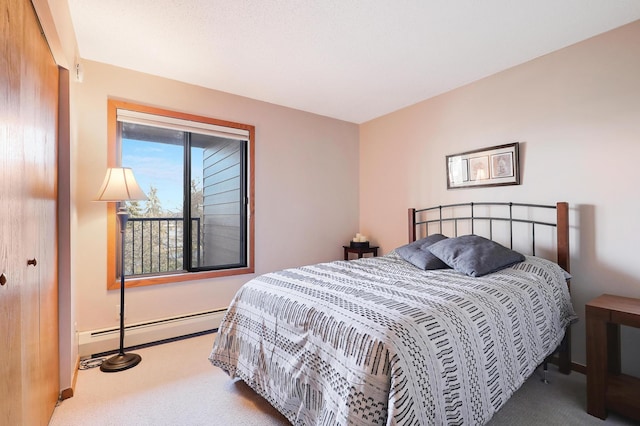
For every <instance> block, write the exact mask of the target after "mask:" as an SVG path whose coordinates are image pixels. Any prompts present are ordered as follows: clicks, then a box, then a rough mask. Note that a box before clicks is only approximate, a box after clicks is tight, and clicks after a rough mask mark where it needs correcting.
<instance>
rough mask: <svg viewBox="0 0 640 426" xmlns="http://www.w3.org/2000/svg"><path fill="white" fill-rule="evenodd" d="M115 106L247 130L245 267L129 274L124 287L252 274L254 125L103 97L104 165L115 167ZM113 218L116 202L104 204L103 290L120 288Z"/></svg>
mask: <svg viewBox="0 0 640 426" xmlns="http://www.w3.org/2000/svg"><path fill="white" fill-rule="evenodd" d="M118 109H126V110H130V111H139V112H144V113H148V114H155V115H160V116H165V117H173V118H179V119H183V120H190V121H196V122H202V123H207V124H213V125H218V126H224V127H231V128H236V129H242V130H246V131H248V132H249V140H248V146H247V198H248V202H247V234H248V235H247V241H246V245H247V266H246V267H240V268H232V269H218V270H212V271H195V272H186V271H185V272H174V273H168V274H159V275H153V276H140V277H138V276H132V277H127V279H126V280H125V287H127V288H128V287H140V286H148V285H157V284H168V283H177V282H184V281H193V280H203V279H210V278H219V277H228V276H233V275H244V274H252V273H254V272H255V256H254V253H255V242H254V240H255V221H254V199H255V193H254V192H255V191H254V190H255V181H254V176H255V173H254V171H255V167H254V164H255V157H254V153H255V127H254V126H252V125H249V124H242V123H235V122H231V121H225V120H219V119H216V118H210V117H204V116H200V115H194V114H188V113H182V112H177V111H170V110H167V109H162V108H157V107H152V106H147V105H141V104H136V103H132V102H126V101H119V100H114V99H108V100H107V166H108V167H119V166H120V164H119V163H120V162H121V155H120V154H121V147H120V146H118V121H117V111H118ZM134 172H135V170H134ZM117 220H118V219H117V217H116V203H108V206H107V290H116V289H119V288H120V277H119V276H118V273H117V272H118V271H117V268H118V262H119V261H118V259H119V252H118V250H119V248H118V243H119V242H118V239H117V236H118V235H119V232H118V223H117Z"/></svg>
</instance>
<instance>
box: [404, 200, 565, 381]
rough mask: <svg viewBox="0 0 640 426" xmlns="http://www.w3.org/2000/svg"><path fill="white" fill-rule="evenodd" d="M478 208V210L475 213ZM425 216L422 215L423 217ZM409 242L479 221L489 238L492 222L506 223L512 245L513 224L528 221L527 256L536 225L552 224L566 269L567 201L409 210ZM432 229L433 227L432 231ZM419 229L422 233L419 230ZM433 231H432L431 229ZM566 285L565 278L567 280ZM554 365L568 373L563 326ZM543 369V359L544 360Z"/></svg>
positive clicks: (471, 226)
mask: <svg viewBox="0 0 640 426" xmlns="http://www.w3.org/2000/svg"><path fill="white" fill-rule="evenodd" d="M550 209H555V212H556V215H555V221H543V220H537V219H530V218H528V217H535V216H536V213H537V212H540V211H548V210H550ZM478 210H481V212H478ZM425 216H426V218H423V217H425ZM408 222H409V223H408V225H409V242H410V243H411V242H413V241H416V236H417V235H419V234H420V235H421V238H424V237H426V236H427V235H430V234H433V233H436V232H437V233H444V232H443V229H444V227H443V225H444V224H447V223H448V224H449V225H452V226H453V235H449V236H453V237H457V236H458V227H459V225H460V224H461V223H462V224H464V225H466V226H467V229H470V230H471V233H472V234H473V233H474V230H475V228H476V226H478V225H479V224H483V225H484V226H485V228H486V227H487V226H488V229H489V235H488V236H486V235H485V237H487V238H489V239H493V225H494V223H506V224H507V225H508V226H507V233H508V239H509V246H510V248H513V237H514V227H513V225H514V224H515V223H524V224H529V225H530V226H528V227H525V228H526V229H528V230H530V231H531V235H528V236H527V237H528V238H529V239H530V240H531V242H532V248H531V253H530V254H531V255H533V256H535V255H536V228H537V227H547V229H548V227H552V228H556V255H557V263H558V265H560V266H561V267H562V268H563V269H564V270H565V271H567V272H570V268H569V266H570V265H569V261H570V256H569V204H568V203H566V202H559V203H556V205H540V204H522V203H504V202H502V203H498V202H496V203H494V202H479V203H459V204H448V205H442V206H435V207H429V208H426V209H415V208H410V209H409V221H408ZM434 229H435V230H434ZM420 231H423V232H420ZM432 231H433V232H432ZM567 284H569V281H567ZM557 352H558V359H557V364H558V367H559V370H560V372H562V373H564V374H569V373H570V372H571V328H570V327H567V330H566V332H565V337H564V339H563V340H562V343H561V344H560V346H559V348H558V351H557ZM545 369H546V362H545Z"/></svg>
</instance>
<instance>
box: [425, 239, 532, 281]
mask: <svg viewBox="0 0 640 426" xmlns="http://www.w3.org/2000/svg"><path fill="white" fill-rule="evenodd" d="M428 250H429V251H430V252H431V253H432V254H434V255H435V256H436V257H438V258H439V259H441V260H442V261H443V262H444V263H446V264H447V265H449V266H451V267H452V268H453V269H455V270H456V271H459V272H463V273H465V274H467V275H469V276H471V277H481V276H483V275H486V274H490V273H492V272H496V271H499V270H500V269H504V268H506V267H508V266H511V265H514V264H516V263H518V262H522V261H523V260H524V256H523V255H522V254H520V253H518V252H517V251H514V250H511V249H508V248H506V247H505V246H503V245H500V244H498V243H496V242H495V241H491V240H488V239H486V238H484V237H480V236H478V235H463V236H461V237H457V238H447V239H446V240H442V241H439V242H437V243H435V244H433V245H431V246H429V248H428Z"/></svg>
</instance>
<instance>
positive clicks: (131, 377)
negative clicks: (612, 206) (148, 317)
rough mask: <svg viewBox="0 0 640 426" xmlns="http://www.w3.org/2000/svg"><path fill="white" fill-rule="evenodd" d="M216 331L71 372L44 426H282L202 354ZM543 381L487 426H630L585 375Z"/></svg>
mask: <svg viewBox="0 0 640 426" xmlns="http://www.w3.org/2000/svg"><path fill="white" fill-rule="evenodd" d="M214 337H215V335H213V334H210V335H205V336H199V337H194V338H190V339H185V340H182V341H178V342H172V343H166V344H163V345H158V346H153V347H149V348H144V349H140V350H136V351H135V353H137V354H139V355H141V356H142V362H141V363H140V364H139V365H138V366H136V367H134V368H132V369H130V370H126V371H122V372H119V373H102V372H101V371H100V369H99V368H93V369H88V370H81V371H79V372H78V381H77V384H76V389H75V395H74V397H73V398H70V399H68V400H65V401H63V402H62V403H61V404H60V405H59V406H58V407H57V408H56V410H55V411H54V413H53V417H52V419H51V422H50V426H107V425H113V426H145V425H154V426H158V425H162V426H164V425H167V426H169V425H185V426H191V425H193V426H195V425H230V426H234V425H243V426H244V425H247V426H253V425H255V426H269V425H288V424H289V423H288V422H287V420H286V419H285V418H284V417H282V416H281V415H280V414H279V413H278V412H277V411H276V410H274V409H273V408H272V407H271V406H270V405H269V404H268V403H267V402H266V401H265V400H264V399H262V398H260V397H258V396H257V395H256V394H255V393H254V392H253V391H252V390H251V389H250V388H249V387H247V386H246V385H245V384H244V383H243V382H241V381H233V380H230V379H229V377H228V376H227V375H226V374H225V373H224V372H222V370H220V369H219V368H216V367H213V366H212V365H211V364H210V363H209V361H208V360H207V357H208V355H209V351H210V349H211V345H212V344H213V340H214ZM553 369H554V367H553V366H551V371H550V379H551V381H552V383H551V384H550V385H545V384H544V383H542V382H541V381H540V380H539V377H538V376H537V375H534V377H532V378H531V379H529V380H528V381H527V382H526V383H525V384H524V386H523V387H522V389H520V390H519V391H518V392H517V393H516V394H515V395H514V396H513V397H512V398H511V400H510V401H509V402H508V403H507V404H506V405H505V406H504V407H503V408H502V409H501V410H500V411H499V412H498V413H497V414H496V415H495V416H494V418H493V419H492V421H491V422H490V423H489V424H490V425H493V426H496V425H510V426H512V425H566V426H570V425H576V426H582V425H602V424H604V425H631V424H633V423H631V422H628V421H625V420H624V419H621V418H620V417H617V416H614V415H610V416H609V418H608V419H607V421H606V422H603V421H601V420H599V419H597V418H595V417H592V416H590V415H588V414H587V413H586V412H585V405H586V402H585V401H586V399H585V398H586V388H585V377H584V376H583V375H582V374H579V373H573V374H571V375H570V376H563V375H561V374H558V373H556V372H555V371H553Z"/></svg>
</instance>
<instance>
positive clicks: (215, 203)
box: [119, 122, 247, 276]
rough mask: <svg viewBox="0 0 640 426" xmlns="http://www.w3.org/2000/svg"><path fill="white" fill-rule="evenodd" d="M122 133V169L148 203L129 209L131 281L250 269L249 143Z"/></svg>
mask: <svg viewBox="0 0 640 426" xmlns="http://www.w3.org/2000/svg"><path fill="white" fill-rule="evenodd" d="M119 131H120V141H121V142H120V146H121V163H122V166H123V167H131V168H132V169H133V170H134V173H135V176H136V179H137V181H138V183H139V184H140V187H141V188H142V189H143V190H144V191H145V193H146V194H147V196H148V198H149V199H148V200H147V201H134V202H129V203H127V209H128V212H129V223H128V224H127V232H126V238H125V255H124V259H125V261H124V271H125V274H126V275H129V276H131V275H133V276H136V275H137V276H140V275H158V274H167V273H175V272H184V271H201V270H216V269H227V268H240V267H245V266H246V265H247V254H246V232H247V231H246V226H247V221H246V200H247V197H246V144H247V142H246V141H244V140H239V139H235V138H224V137H221V136H216V135H211V134H199V133H195V132H188V131H181V130H174V129H170V128H162V127H156V126H147V125H143V124H138V123H129V122H121V123H119ZM185 211H186V214H185Z"/></svg>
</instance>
